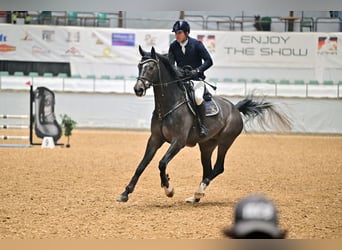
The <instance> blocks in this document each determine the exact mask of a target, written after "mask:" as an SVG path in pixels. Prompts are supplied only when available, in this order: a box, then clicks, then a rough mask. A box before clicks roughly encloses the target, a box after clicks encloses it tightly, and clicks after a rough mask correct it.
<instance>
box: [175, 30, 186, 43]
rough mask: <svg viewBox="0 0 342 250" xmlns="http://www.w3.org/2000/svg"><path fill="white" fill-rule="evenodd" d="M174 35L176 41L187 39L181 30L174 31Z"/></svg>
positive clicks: (181, 41)
mask: <svg viewBox="0 0 342 250" xmlns="http://www.w3.org/2000/svg"><path fill="white" fill-rule="evenodd" d="M175 36H176V40H177V42H179V43H183V42H185V41H186V39H187V34H186V33H185V32H184V31H182V30H180V31H177V32H175Z"/></svg>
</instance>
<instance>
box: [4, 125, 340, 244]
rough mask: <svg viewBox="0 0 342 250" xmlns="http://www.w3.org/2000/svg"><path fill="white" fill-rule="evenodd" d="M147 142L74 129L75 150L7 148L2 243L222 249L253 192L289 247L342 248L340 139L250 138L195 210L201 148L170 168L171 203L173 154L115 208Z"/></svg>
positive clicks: (133, 134) (137, 135)
mask: <svg viewBox="0 0 342 250" xmlns="http://www.w3.org/2000/svg"><path fill="white" fill-rule="evenodd" d="M148 136H149V132H144V131H115V130H77V129H76V130H74V131H73V136H72V137H71V148H65V147H64V148H62V147H56V148H54V149H42V148H41V147H39V146H35V147H32V148H26V149H16V148H0V162H1V167H0V200H1V203H0V238H1V239H71V238H72V239H76V238H77V239H222V238H224V236H223V235H222V233H221V230H222V229H223V228H224V227H226V226H229V225H231V223H232V218H233V209H234V206H235V204H236V202H237V201H238V200H239V199H240V198H242V197H244V196H246V195H248V194H251V193H253V192H260V193H263V194H265V195H267V196H268V197H269V198H271V199H273V200H274V201H275V203H276V205H277V207H278V209H279V213H280V227H281V228H283V229H287V230H288V238H291V239H335V238H342V237H341V236H342V181H341V180H342V155H341V153H342V137H341V136H302V135H261V134H242V135H240V137H238V139H237V140H236V142H235V143H234V144H233V146H232V148H231V149H230V151H229V154H228V156H227V158H226V168H225V172H224V173H223V174H222V175H220V176H219V177H218V178H217V179H216V180H214V181H213V182H212V183H211V185H210V186H209V187H208V188H207V189H206V196H205V197H204V198H203V199H202V200H201V202H200V203H199V204H196V205H191V204H187V203H185V202H184V200H185V198H187V197H189V196H191V195H192V194H193V193H194V191H195V190H196V189H197V186H198V184H199V182H200V179H201V175H202V169H201V166H200V160H199V157H200V155H199V150H198V148H197V147H194V148H185V149H184V150H183V151H182V152H180V153H179V154H178V155H177V156H176V158H175V159H174V160H173V161H171V162H170V164H169V165H168V169H167V170H168V171H167V172H168V173H169V175H170V177H171V185H172V186H173V187H174V188H175V191H176V193H175V196H174V197H173V198H168V197H166V196H165V194H164V192H163V190H162V189H161V188H160V180H159V171H158V160H159V159H160V158H161V156H162V154H163V152H165V150H166V148H167V145H165V146H163V148H162V149H161V150H160V151H159V152H158V153H157V155H156V157H155V158H154V160H153V161H152V162H151V164H150V166H149V167H148V168H147V169H146V171H145V172H144V173H143V175H142V176H141V178H140V180H139V182H138V184H137V186H136V189H135V191H134V193H133V194H131V195H130V200H129V201H128V202H127V203H117V202H116V201H115V199H116V197H117V196H118V195H119V194H120V193H122V192H123V191H124V188H125V186H126V185H127V183H128V182H129V180H130V178H131V176H132V174H133V172H134V171H135V168H136V166H137V164H138V163H139V161H140V160H141V158H142V155H143V153H144V150H145V145H146V141H147V138H148ZM60 142H63V143H65V142H66V138H64V137H63V138H62V139H61V140H60Z"/></svg>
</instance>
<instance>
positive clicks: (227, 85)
mask: <svg viewBox="0 0 342 250" xmlns="http://www.w3.org/2000/svg"><path fill="white" fill-rule="evenodd" d="M28 81H31V82H32V83H33V85H34V86H35V87H38V86H44V87H47V88H49V89H51V90H52V91H63V92H89V93H92V92H93V93H119V94H120V93H124V94H134V90H133V86H134V84H135V82H136V79H135V78H134V77H130V78H126V77H113V78H109V79H101V78H91V79H89V78H72V77H31V76H0V91H1V90H24V89H27V86H25V84H23V83H25V82H28ZM206 81H207V82H209V83H210V84H213V85H215V86H217V90H216V91H213V90H212V89H211V88H210V87H208V89H209V91H211V92H212V93H213V94H217V95H226V96H245V95H247V94H249V93H251V92H253V91H255V90H257V93H256V94H258V93H259V92H260V94H261V95H264V96H273V97H303V98H306V97H314V98H315V97H317V98H341V96H342V93H341V86H342V81H339V82H332V81H325V82H317V81H312V82H306V81H301V80H297V81H288V80H282V81H275V80H272V79H266V80H264V79H241V78H239V79H215V78H208V79H206ZM147 94H148V95H152V91H149V92H148V93H147Z"/></svg>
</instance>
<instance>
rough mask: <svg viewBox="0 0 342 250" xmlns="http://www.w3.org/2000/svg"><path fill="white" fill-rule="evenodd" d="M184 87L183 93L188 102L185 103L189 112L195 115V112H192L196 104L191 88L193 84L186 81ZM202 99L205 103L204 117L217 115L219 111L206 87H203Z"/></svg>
mask: <svg viewBox="0 0 342 250" xmlns="http://www.w3.org/2000/svg"><path fill="white" fill-rule="evenodd" d="M184 86H185V92H186V95H187V98H188V99H189V102H187V104H188V106H189V108H190V110H191V112H192V113H193V114H194V115H196V112H195V111H194V110H195V108H196V102H195V91H194V88H193V82H192V81H188V82H186V83H185V84H184ZM203 99H204V103H205V111H206V114H205V116H215V115H217V114H218V113H219V111H220V109H219V107H218V106H217V103H216V101H215V100H214V99H213V98H212V95H211V93H210V92H209V91H208V90H207V87H206V86H204V94H203Z"/></svg>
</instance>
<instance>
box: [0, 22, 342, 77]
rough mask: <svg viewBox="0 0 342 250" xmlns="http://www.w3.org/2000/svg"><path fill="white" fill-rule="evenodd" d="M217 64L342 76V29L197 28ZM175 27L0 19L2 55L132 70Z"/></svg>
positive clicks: (84, 69)
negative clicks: (95, 25) (5, 21)
mask: <svg viewBox="0 0 342 250" xmlns="http://www.w3.org/2000/svg"><path fill="white" fill-rule="evenodd" d="M190 35H191V36H192V37H194V38H196V39H198V40H200V41H202V42H203V43H204V45H205V46H206V47H207V49H208V51H209V53H210V54H211V55H212V58H213V61H214V65H213V67H212V68H210V69H209V70H208V71H207V72H206V74H207V76H209V77H219V78H223V77H230V76H233V77H236V78H239V77H241V78H246V77H248V78H267V77H270V76H271V77H273V78H275V79H282V78H288V77H289V76H293V77H295V78H296V79H312V80H314V79H316V80H319V81H323V80H333V81H339V80H341V79H342V73H341V72H342V60H341V58H342V33H316V32H301V33H298V32H291V33H289V32H279V33H277V32H235V31H233V32H228V31H199V30H194V31H192V32H191V34H190ZM173 40H174V34H173V33H171V32H170V30H156V29H122V28H89V27H69V26H48V25H44V26H43V25H11V24H0V60H14V61H37V62H66V63H70V65H71V69H72V74H81V75H82V76H85V75H88V74H95V75H97V76H100V75H105V74H106V75H119V74H122V75H124V76H131V75H135V74H136V73H137V70H136V65H137V63H138V62H139V60H140V55H139V52H138V46H139V45H141V46H142V47H143V49H144V50H150V49H151V47H152V46H154V47H155V49H156V51H157V52H159V53H161V54H164V53H167V52H168V47H169V44H170V43H171V42H172V41H173Z"/></svg>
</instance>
